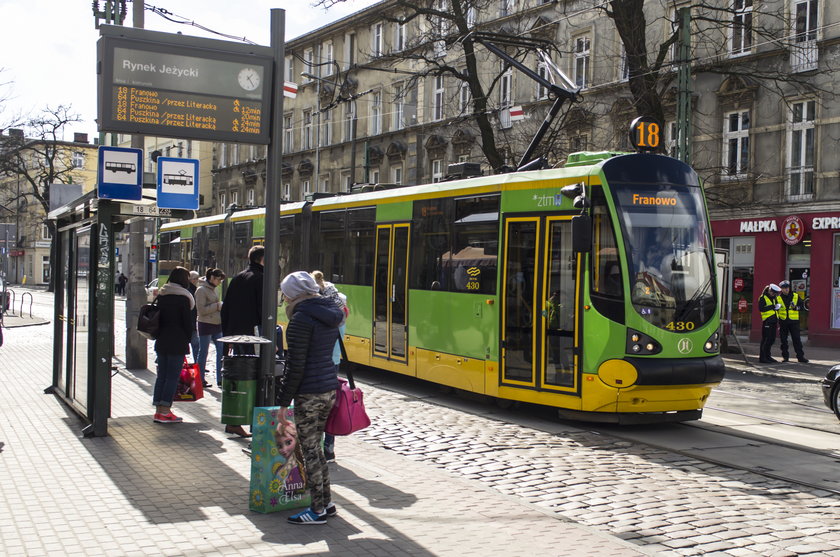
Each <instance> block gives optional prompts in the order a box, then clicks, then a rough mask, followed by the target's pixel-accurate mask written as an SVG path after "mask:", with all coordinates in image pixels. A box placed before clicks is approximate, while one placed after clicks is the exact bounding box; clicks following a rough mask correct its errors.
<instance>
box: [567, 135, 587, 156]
mask: <svg viewBox="0 0 840 557" xmlns="http://www.w3.org/2000/svg"><path fill="white" fill-rule="evenodd" d="M587 143H588V141H587V138H586V135H584V134H577V135H575V136H572V138H571V139H570V140H569V148H570V151H571V152H572V153H577V152H580V151H586V144H587Z"/></svg>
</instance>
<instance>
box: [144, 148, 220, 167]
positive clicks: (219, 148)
mask: <svg viewBox="0 0 840 557" xmlns="http://www.w3.org/2000/svg"><path fill="white" fill-rule="evenodd" d="M227 151H228V148H227V143H222V144H220V145H219V168H224V167H226V166H227ZM149 162H150V163H151V161H149Z"/></svg>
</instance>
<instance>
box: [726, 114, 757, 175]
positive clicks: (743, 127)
mask: <svg viewBox="0 0 840 557" xmlns="http://www.w3.org/2000/svg"><path fill="white" fill-rule="evenodd" d="M749 166H750V111H749V110H739V111H736V112H729V113H727V114H725V115H724V117H723V176H724V177H726V176H729V177H733V178H734V177H740V176H744V175H745V174H746V173H747V171H748V170H749Z"/></svg>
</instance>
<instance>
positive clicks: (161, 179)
mask: <svg viewBox="0 0 840 557" xmlns="http://www.w3.org/2000/svg"><path fill="white" fill-rule="evenodd" d="M157 164H158V171H157V206H158V207H159V208H161V209H192V210H196V209H198V159H176V158H173V157H158V160H157Z"/></svg>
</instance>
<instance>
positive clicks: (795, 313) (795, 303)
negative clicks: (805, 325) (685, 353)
mask: <svg viewBox="0 0 840 557" xmlns="http://www.w3.org/2000/svg"><path fill="white" fill-rule="evenodd" d="M777 300H778V301H779V303H780V304H781V305H782V307H781V309H780V310H779V319H790V320H791V321H799V309H797V308H798V307H799V293H798V292H794V293H793V296H791V298H790V308H788V307H785V301H784V300H783V299H782V297H781V296H779V297H778V298H777Z"/></svg>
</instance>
